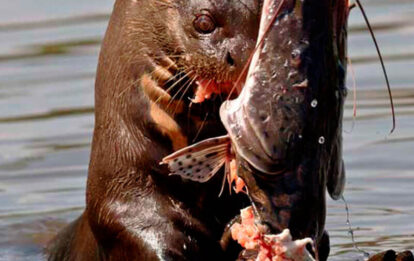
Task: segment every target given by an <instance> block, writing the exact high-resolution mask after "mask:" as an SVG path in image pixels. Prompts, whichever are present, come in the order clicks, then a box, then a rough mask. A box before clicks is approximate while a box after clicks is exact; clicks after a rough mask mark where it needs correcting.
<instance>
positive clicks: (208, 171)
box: [161, 136, 230, 182]
mask: <svg viewBox="0 0 414 261" xmlns="http://www.w3.org/2000/svg"><path fill="white" fill-rule="evenodd" d="M229 146H230V138H229V137H228V136H222V137H218V138H212V139H207V140H204V141H201V142H199V143H196V144H194V145H191V146H188V147H185V148H183V149H181V150H179V151H176V152H175V153H173V154H171V155H169V156H167V157H165V158H164V159H163V160H162V162H161V164H168V168H169V170H170V171H171V174H170V175H179V176H181V177H182V178H183V179H190V180H192V181H197V182H207V181H209V180H210V179H211V178H212V177H213V176H214V174H216V173H217V171H218V170H219V169H220V168H221V167H222V166H223V164H224V163H225V161H226V157H227V153H228V150H229Z"/></svg>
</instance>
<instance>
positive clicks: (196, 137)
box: [192, 112, 209, 143]
mask: <svg viewBox="0 0 414 261" xmlns="http://www.w3.org/2000/svg"><path fill="white" fill-rule="evenodd" d="M208 116H209V112H207V113H206V116H204V120H203V121H202V122H201V126H200V128H198V130H197V133H196V135H195V137H194V139H193V141H192V142H193V143H194V142H195V141H196V140H197V139H198V136H200V133H201V131H202V130H203V128H204V125H205V123H206V121H207V118H208Z"/></svg>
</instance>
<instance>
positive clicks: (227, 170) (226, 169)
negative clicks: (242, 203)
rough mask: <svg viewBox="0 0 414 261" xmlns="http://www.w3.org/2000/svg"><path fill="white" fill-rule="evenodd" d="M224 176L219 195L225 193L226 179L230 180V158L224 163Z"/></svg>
mask: <svg viewBox="0 0 414 261" xmlns="http://www.w3.org/2000/svg"><path fill="white" fill-rule="evenodd" d="M224 164H225V165H224V176H223V181H222V184H221V189H220V193H219V197H220V196H221V194H223V192H224V187H225V186H226V180H228V179H229V178H228V177H229V175H230V163H229V161H228V160H226V161H225V163H224ZM230 194H231V190H230Z"/></svg>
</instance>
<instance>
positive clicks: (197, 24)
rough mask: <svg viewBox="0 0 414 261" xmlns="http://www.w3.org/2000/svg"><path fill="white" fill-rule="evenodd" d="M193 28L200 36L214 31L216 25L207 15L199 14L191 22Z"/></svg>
mask: <svg viewBox="0 0 414 261" xmlns="http://www.w3.org/2000/svg"><path fill="white" fill-rule="evenodd" d="M193 25H194V28H195V29H196V30H197V31H198V32H200V33H202V34H209V33H211V32H213V31H214V30H215V29H216V23H215V21H214V19H213V17H211V16H210V15H208V14H201V15H198V16H197V17H196V18H195V19H194V22H193Z"/></svg>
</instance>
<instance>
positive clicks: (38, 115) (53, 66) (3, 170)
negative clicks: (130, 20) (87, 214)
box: [0, 0, 414, 261]
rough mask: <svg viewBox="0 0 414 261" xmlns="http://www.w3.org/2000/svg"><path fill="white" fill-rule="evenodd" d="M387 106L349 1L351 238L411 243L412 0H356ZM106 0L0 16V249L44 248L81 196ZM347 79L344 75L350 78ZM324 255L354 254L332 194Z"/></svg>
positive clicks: (15, 254)
mask: <svg viewBox="0 0 414 261" xmlns="http://www.w3.org/2000/svg"><path fill="white" fill-rule="evenodd" d="M363 2H365V6H366V11H367V12H368V15H369V17H370V18H371V20H372V23H373V26H374V28H375V29H376V35H377V38H378V42H379V44H380V46H381V48H382V50H383V53H384V58H385V61H386V65H387V68H388V70H389V76H390V80H391V84H392V85H393V89H394V98H395V102H396V111H397V124H398V125H397V130H396V131H395V133H394V134H393V135H391V136H389V135H388V133H389V130H390V128H391V118H390V113H389V107H388V104H389V101H388V98H387V92H386V89H385V84H384V80H383V76H382V74H381V67H380V64H379V63H378V61H377V57H376V53H375V49H374V46H373V44H372V41H371V40H370V37H369V34H368V32H367V30H366V27H365V26H364V24H363V21H362V16H361V15H360V13H359V12H358V10H353V11H352V15H351V21H350V37H349V45H350V46H349V53H350V57H351V58H352V61H353V65H354V70H355V73H356V81H357V85H358V87H357V90H358V91H357V97H358V102H357V105H358V118H357V120H356V122H355V127H354V128H353V129H352V126H353V124H352V107H353V106H352V92H351V91H350V95H349V97H350V98H349V100H348V101H347V104H346V112H345V122H344V128H345V130H346V131H348V132H349V131H351V130H352V131H351V132H349V133H347V132H346V133H344V153H345V161H346V169H347V177H348V180H347V188H346V192H345V197H346V199H347V201H348V203H349V206H350V214H351V222H352V225H353V227H354V229H355V231H354V235H355V239H356V241H357V243H358V246H359V247H360V248H361V249H363V250H365V251H368V252H371V253H372V252H377V251H382V250H385V249H389V248H393V249H396V250H403V249H411V250H413V249H414V204H413V201H414V189H413V188H414V160H413V155H414V88H413V87H414V21H413V18H412V17H413V16H414V2H413V1H412V0H394V1H392V2H391V1H389V0H365V1H363ZM112 4H113V3H112V1H111V0H89V1H82V0H74V1H63V0H54V1H51V0H14V1H7V3H6V2H5V3H3V4H2V7H1V16H0V39H1V41H0V260H1V261H2V260H42V259H43V258H42V254H41V251H42V248H43V246H44V245H45V244H46V242H47V241H48V240H50V239H51V237H52V236H53V235H54V234H55V233H56V231H58V230H59V229H61V228H62V227H63V226H65V225H66V224H67V223H68V222H70V221H71V220H73V219H74V218H75V217H76V216H78V215H79V214H80V213H81V211H82V209H83V207H84V193H85V183H86V173H87V164H88V160H89V152H90V148H89V147H90V142H91V137H92V130H93V83H94V73H95V68H96V64H97V55H98V52H99V43H100V41H101V39H102V36H103V33H104V31H105V27H106V23H107V19H108V17H109V14H110V11H111V8H112ZM348 83H349V86H350V87H351V89H352V80H351V78H349V80H348ZM328 206H329V208H328V216H327V229H328V230H329V232H330V235H331V245H332V250H331V258H330V260H359V259H362V257H363V256H362V254H361V253H359V252H358V251H357V250H356V249H355V248H354V247H353V243H352V241H351V238H350V235H349V234H348V228H347V227H348V225H347V224H346V212H345V208H344V204H343V203H342V202H341V201H338V202H334V201H332V200H329V201H328Z"/></svg>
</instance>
